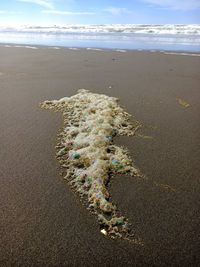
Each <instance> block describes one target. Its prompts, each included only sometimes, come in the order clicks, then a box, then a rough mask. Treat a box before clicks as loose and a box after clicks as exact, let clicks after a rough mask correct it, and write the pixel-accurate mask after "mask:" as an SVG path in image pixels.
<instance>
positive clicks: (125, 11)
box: [104, 7, 131, 15]
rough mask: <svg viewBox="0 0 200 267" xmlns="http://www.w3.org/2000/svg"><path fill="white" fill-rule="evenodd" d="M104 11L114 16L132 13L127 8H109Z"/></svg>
mask: <svg viewBox="0 0 200 267" xmlns="http://www.w3.org/2000/svg"><path fill="white" fill-rule="evenodd" d="M104 11H106V12H108V13H110V14H112V15H121V14H130V13H131V12H130V11H129V10H128V9H127V8H125V7H108V8H106V9H104Z"/></svg>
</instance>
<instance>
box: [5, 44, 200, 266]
mask: <svg viewBox="0 0 200 267" xmlns="http://www.w3.org/2000/svg"><path fill="white" fill-rule="evenodd" d="M36 48H37V49H34V48H33V47H32V48H30V47H27V48H26V47H13V46H12V45H11V47H9V46H8V47H5V46H4V45H1V46H0V58H1V60H0V122H1V124H0V125H1V131H0V143H1V149H0V152H1V153H0V239H1V247H0V265H1V266H5V267H7V266H197V265H198V263H199V262H200V255H199V245H200V239H199V238H200V230H199V223H200V219H199V203H200V180H199V179H200V178H199V177H200V165H199V159H200V149H199V135H200V123H199V117H200V76H199V69H200V57H199V55H198V54H193V55H190V54H189V53H188V54H187V53H185V54H182V55H181V54H178V53H177V54H176V53H171V54H170V53H168V54H167V53H161V52H144V51H126V52H123V51H111V50H102V51H101V50H100V51H98V50H96V51H95V50H92V49H90V50H87V49H78V50H72V49H67V48H61V49H55V48H50V47H49V48H48V47H42V46H41V47H36ZM79 88H85V89H89V90H91V91H92V92H94V93H103V94H106V95H109V96H114V97H118V98H119V99H120V104H121V105H122V106H123V108H124V109H125V110H127V112H129V113H130V114H132V115H133V116H134V117H135V118H136V119H137V120H138V121H140V122H141V124H142V127H141V129H140V130H139V131H138V133H137V135H136V136H135V137H120V138H117V140H116V143H117V144H120V145H123V146H125V147H127V148H128V149H129V151H130V154H131V157H132V158H133V159H134V162H135V164H136V165H137V166H138V167H139V168H140V170H141V171H142V172H143V173H144V174H145V175H146V176H147V177H148V180H147V181H144V180H141V179H134V178H133V177H129V176H121V177H120V176H116V177H114V178H113V179H112V180H111V181H110V185H109V192H111V196H112V201H113V202H114V203H116V204H117V206H118V208H119V210H120V211H121V212H122V213H123V215H125V216H126V217H127V218H129V221H130V223H131V224H132V226H131V228H132V232H133V233H134V235H135V237H136V238H140V239H141V240H142V241H143V244H144V245H143V246H141V245H136V244H133V243H130V242H128V241H126V240H111V239H109V238H106V237H104V236H103V235H102V234H101V233H100V231H99V225H98V223H97V220H96V217H95V216H94V215H92V214H91V213H90V212H89V211H88V210H87V209H86V208H85V207H84V206H83V205H82V203H81V202H80V200H79V197H78V196H77V195H76V194H75V193H74V192H73V191H72V190H71V189H70V187H69V186H68V184H67V183H66V181H64V180H63V178H62V177H61V176H60V174H59V164H58V162H57V160H56V158H55V148H54V147H55V144H56V135H57V133H58V131H59V129H60V127H61V125H62V117H61V115H60V114H58V113H54V112H50V111H46V110H42V109H40V108H39V103H40V102H42V101H44V100H47V99H49V100H52V99H59V98H62V97H64V96H71V95H74V94H76V93H77V90H78V89H79ZM152 181H154V182H155V183H157V184H165V185H168V186H170V187H171V188H172V189H173V190H167V189H166V190H165V189H164V188H162V187H159V186H155V183H153V182H152Z"/></svg>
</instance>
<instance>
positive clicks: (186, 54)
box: [163, 52, 200, 57]
mask: <svg viewBox="0 0 200 267" xmlns="http://www.w3.org/2000/svg"><path fill="white" fill-rule="evenodd" d="M163 53H164V54H165V55H177V56H191V57H200V54H192V53H175V52H163Z"/></svg>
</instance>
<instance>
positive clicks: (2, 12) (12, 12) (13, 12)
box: [0, 10, 22, 15]
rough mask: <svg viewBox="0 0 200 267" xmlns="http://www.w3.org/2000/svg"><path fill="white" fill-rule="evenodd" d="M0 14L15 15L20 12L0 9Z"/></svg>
mask: <svg viewBox="0 0 200 267" xmlns="http://www.w3.org/2000/svg"><path fill="white" fill-rule="evenodd" d="M0 14H2V15H4V14H5V15H17V14H22V13H21V12H16V11H8V10H0Z"/></svg>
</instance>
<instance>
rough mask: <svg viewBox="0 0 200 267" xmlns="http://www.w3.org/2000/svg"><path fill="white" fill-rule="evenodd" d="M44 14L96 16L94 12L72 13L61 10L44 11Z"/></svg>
mask: <svg viewBox="0 0 200 267" xmlns="http://www.w3.org/2000/svg"><path fill="white" fill-rule="evenodd" d="M42 13H43V14H52V15H63V16H66V15H95V13H94V12H72V11H60V10H54V9H52V10H42Z"/></svg>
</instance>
